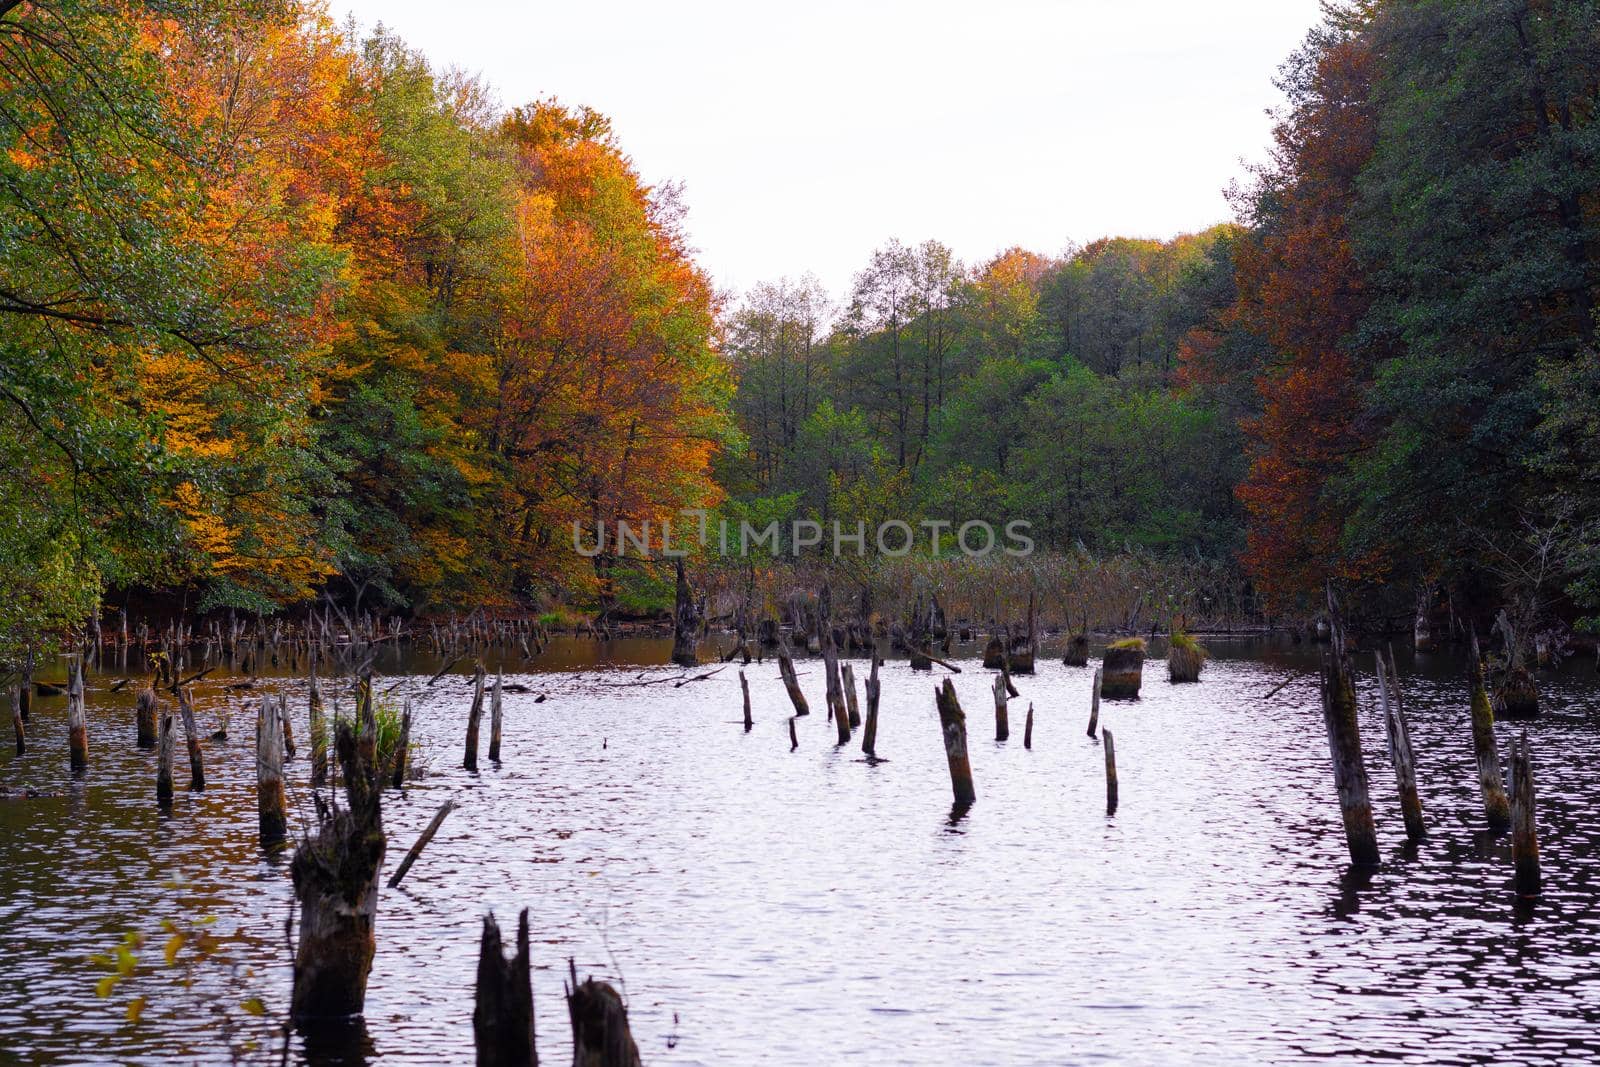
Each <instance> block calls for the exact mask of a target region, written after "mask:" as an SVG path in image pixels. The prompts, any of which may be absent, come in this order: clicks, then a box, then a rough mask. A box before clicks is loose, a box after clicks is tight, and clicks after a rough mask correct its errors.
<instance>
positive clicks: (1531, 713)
mask: <svg viewBox="0 0 1600 1067" xmlns="http://www.w3.org/2000/svg"><path fill="white" fill-rule="evenodd" d="M1493 707H1494V712H1495V716H1496V717H1497V718H1501V719H1537V718H1538V717H1539V686H1538V683H1536V682H1535V681H1534V680H1533V674H1532V672H1531V671H1529V670H1528V668H1526V667H1524V666H1521V665H1513V666H1511V667H1508V668H1506V670H1505V671H1504V672H1503V673H1502V674H1501V676H1500V680H1499V684H1497V685H1496V686H1495V690H1494V702H1493Z"/></svg>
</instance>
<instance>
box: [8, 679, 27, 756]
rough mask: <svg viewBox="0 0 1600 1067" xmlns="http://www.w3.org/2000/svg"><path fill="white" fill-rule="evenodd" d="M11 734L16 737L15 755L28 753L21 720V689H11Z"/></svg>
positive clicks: (18, 687) (25, 732)
mask: <svg viewBox="0 0 1600 1067" xmlns="http://www.w3.org/2000/svg"><path fill="white" fill-rule="evenodd" d="M11 732H12V733H14V734H16V735H17V755H19V756H20V755H22V754H23V753H25V752H27V751H28V730H27V727H26V726H24V725H23V720H22V687H21V686H19V685H14V686H12V687H11Z"/></svg>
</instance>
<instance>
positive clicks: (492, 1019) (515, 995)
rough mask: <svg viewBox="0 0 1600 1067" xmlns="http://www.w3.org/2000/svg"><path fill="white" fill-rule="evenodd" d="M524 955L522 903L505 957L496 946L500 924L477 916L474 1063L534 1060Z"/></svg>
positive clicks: (501, 1066)
mask: <svg viewBox="0 0 1600 1067" xmlns="http://www.w3.org/2000/svg"><path fill="white" fill-rule="evenodd" d="M529 955H530V954H529V951H528V909H527V908H523V909H522V913H521V914H520V915H519V916H518V917H517V950H516V953H515V954H514V955H512V957H511V958H510V959H507V958H506V957H505V954H504V952H503V951H502V949H501V945H500V926H499V924H497V923H496V922H495V921H494V914H493V913H492V912H491V913H490V914H488V915H485V916H484V917H483V940H482V941H480V942H479V943H478V983H477V987H476V990H475V996H474V1001H475V1002H474V1005H473V1009H472V1037H473V1042H474V1044H476V1045H477V1048H478V1060H477V1062H478V1067H535V1065H536V1064H538V1062H539V1054H538V1051H537V1048H536V1043H535V1040H534V1025H533V981H532V978H531V977H530V975H529Z"/></svg>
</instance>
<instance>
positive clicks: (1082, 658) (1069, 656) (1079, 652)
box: [1061, 634, 1089, 667]
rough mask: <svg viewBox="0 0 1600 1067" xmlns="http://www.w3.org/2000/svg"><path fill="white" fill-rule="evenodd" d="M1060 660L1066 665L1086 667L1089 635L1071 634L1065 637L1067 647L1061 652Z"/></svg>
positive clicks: (1087, 663)
mask: <svg viewBox="0 0 1600 1067" xmlns="http://www.w3.org/2000/svg"><path fill="white" fill-rule="evenodd" d="M1061 662H1062V663H1063V664H1064V665H1066V666H1068V667H1087V666H1088V665H1089V635H1088V634H1073V635H1072V636H1071V637H1069V638H1067V649H1066V651H1065V652H1063V653H1062V654H1061Z"/></svg>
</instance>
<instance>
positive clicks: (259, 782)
mask: <svg viewBox="0 0 1600 1067" xmlns="http://www.w3.org/2000/svg"><path fill="white" fill-rule="evenodd" d="M281 712H282V707H281V705H280V704H279V702H278V699H277V698H276V697H271V696H264V697H262V698H261V707H260V710H258V711H257V713H256V811H257V823H258V825H259V828H260V833H261V847H262V848H264V849H266V850H267V851H268V852H275V851H277V850H278V849H280V848H282V847H283V844H284V842H285V841H286V840H288V837H289V820H288V817H287V815H286V814H285V812H284V809H285V807H287V802H286V800H285V798H284V793H283V729H282V727H281V726H280V725H279V722H278V716H279V715H280V713H281Z"/></svg>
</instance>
